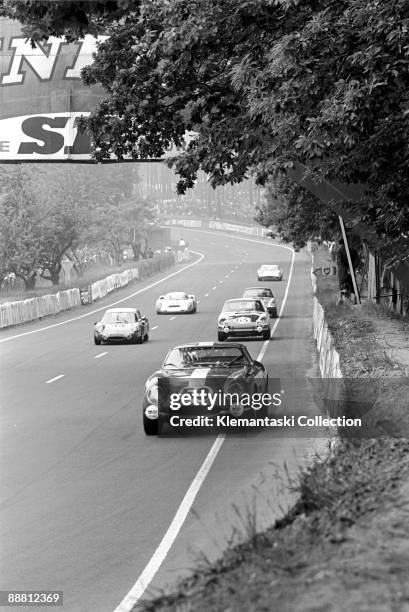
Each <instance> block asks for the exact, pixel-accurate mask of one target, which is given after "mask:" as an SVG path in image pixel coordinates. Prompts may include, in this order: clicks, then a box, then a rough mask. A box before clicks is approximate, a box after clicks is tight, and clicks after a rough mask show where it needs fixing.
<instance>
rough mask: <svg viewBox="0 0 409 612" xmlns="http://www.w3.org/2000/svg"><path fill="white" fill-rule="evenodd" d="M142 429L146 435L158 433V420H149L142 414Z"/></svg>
mask: <svg viewBox="0 0 409 612" xmlns="http://www.w3.org/2000/svg"><path fill="white" fill-rule="evenodd" d="M143 430H144V432H145V434H146V435H147V436H157V435H158V434H159V425H158V421H157V420H155V421H151V420H150V419H147V418H146V416H145V415H143Z"/></svg>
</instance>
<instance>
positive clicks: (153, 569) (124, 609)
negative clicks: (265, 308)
mask: <svg viewBox="0 0 409 612" xmlns="http://www.w3.org/2000/svg"><path fill="white" fill-rule="evenodd" d="M242 240H246V239H245V238H242ZM250 242H258V241H257V240H250ZM260 242H261V241H260ZM260 242H258V243H259V244H260ZM277 246H281V245H277ZM283 248H285V249H288V250H290V251H292V262H291V269H290V273H289V275H288V280H287V287H286V290H285V293H284V298H283V301H282V303H281V308H280V312H279V315H278V318H277V319H276V321H275V323H274V325H273V328H272V330H271V334H270V338H272V336H273V334H274V332H275V331H276V329H277V325H278V323H279V321H280V317H281V315H282V313H283V311H284V306H285V304H286V301H287V296H288V291H289V287H290V282H291V277H292V273H293V267H294V258H295V251H294V250H293V249H291V247H284V246H283ZM269 342H270V340H266V341H265V342H264V343H263V346H262V347H261V351H260V353H259V354H258V356H257V361H261V360H262V358H263V357H264V355H265V352H266V350H267V347H268V344H269ZM224 440H225V436H224V435H219V436H218V437H217V438H216V440H215V441H214V443H213V445H212V447H211V449H210V450H209V453H208V455H207V457H206V459H205V460H204V462H203V464H202V466H201V468H200V469H199V471H198V472H197V474H196V476H195V478H194V480H193V482H192V484H191V485H190V487H189V489H188V490H187V492H186V495H185V497H184V498H183V500H182V503H181V504H180V506H179V508H178V509H177V511H176V514H175V516H174V518H173V520H172V522H171V524H170V525H169V528H168V530H167V531H166V533H165V535H164V536H163V538H162V540H161V542H160V544H159V546H158V547H157V549H156V550H155V552H154V553H153V555H152V557H151V559H150V561H149V562H148V565H147V566H146V567H145V569H144V570H143V572H142V574H141V575H140V576H139V578H138V579H137V581H136V582H135V584H134V585H133V587H132V588H131V590H130V591H129V592H128V593H127V595H125V597H124V598H123V600H122V601H121V603H120V604H119V605H118V606H117V607H116V608H115V610H114V612H131V611H132V609H133V607H134V606H135V604H136V603H137V602H138V601H139V599H140V598H141V597H142V595H143V594H144V592H145V591H146V589H147V588H148V586H149V585H150V583H151V582H152V580H153V579H154V577H155V574H156V573H157V571H158V570H159V568H160V566H161V565H162V563H163V562H164V560H165V559H166V556H167V554H168V552H169V550H170V548H171V546H172V544H173V542H174V541H175V539H176V537H177V535H178V533H179V531H180V530H181V528H182V526H183V523H184V521H185V520H186V517H187V515H188V514H189V511H190V508H191V507H192V505H193V502H194V500H195V498H196V496H197V494H198V492H199V490H200V488H201V486H202V484H203V482H204V480H205V478H206V476H207V474H208V472H209V470H210V468H211V466H212V464H213V463H214V461H215V459H216V457H217V455H218V453H219V450H220V448H221V447H222V445H223V442H224Z"/></svg>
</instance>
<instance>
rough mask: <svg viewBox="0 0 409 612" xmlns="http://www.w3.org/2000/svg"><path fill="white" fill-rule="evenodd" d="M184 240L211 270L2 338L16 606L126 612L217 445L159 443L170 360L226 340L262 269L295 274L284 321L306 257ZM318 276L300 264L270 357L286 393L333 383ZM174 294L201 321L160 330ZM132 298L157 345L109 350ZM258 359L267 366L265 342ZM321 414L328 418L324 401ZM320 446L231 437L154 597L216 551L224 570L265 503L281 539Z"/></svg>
mask: <svg viewBox="0 0 409 612" xmlns="http://www.w3.org/2000/svg"><path fill="white" fill-rule="evenodd" d="M180 235H182V236H183V237H184V238H185V239H186V240H188V241H189V242H190V245H191V248H192V249H194V250H195V251H197V252H198V253H202V254H204V258H203V259H202V260H201V261H200V262H199V263H197V265H193V266H190V267H189V268H187V269H186V270H185V271H182V272H181V273H179V274H177V275H173V276H172V277H171V278H167V277H168V276H169V275H170V274H173V272H174V270H173V269H172V270H170V271H167V272H165V273H163V274H162V275H161V276H156V277H154V278H151V279H147V280H145V281H143V282H141V283H137V284H134V285H132V286H131V287H128V288H125V289H122V290H121V291H118V292H116V293H114V294H111V296H110V297H109V298H106V299H104V300H102V301H101V302H98V303H94V304H93V305H90V306H87V307H83V308H81V309H77V310H74V311H71V312H68V313H65V314H61V315H59V316H56V317H53V318H48V319H44V320H43V321H41V322H37V323H31V324H27V325H25V326H23V327H17V328H13V329H9V330H3V331H2V332H1V333H0V350H1V355H2V357H1V363H2V367H1V403H2V409H1V491H2V495H1V504H0V541H1V545H0V547H1V552H0V555H1V557H0V558H1V561H0V576H1V578H0V590H5V589H26V590H38V589H49V590H52V589H60V590H63V591H64V607H63V610H64V611H69V612H82V611H83V612H93V611H95V612H105V611H106V612H112V611H113V610H114V609H115V608H116V606H118V604H119V603H120V602H121V600H122V599H123V598H124V596H125V595H126V594H127V593H128V591H129V590H130V589H131V587H132V585H133V584H134V583H135V581H136V580H137V579H138V577H139V576H140V574H141V573H142V572H143V570H144V568H145V567H146V565H147V563H148V562H149V560H150V559H151V557H152V555H153V554H154V553H155V550H156V548H157V546H158V544H159V543H160V541H161V539H162V537H163V535H164V533H165V532H166V530H167V529H168V527H169V525H170V523H171V521H172V519H173V517H174V515H175V513H176V512H177V510H178V508H179V506H180V504H181V501H182V499H183V497H184V496H185V493H186V491H187V490H188V488H189V486H190V485H191V483H192V480H193V479H194V478H195V475H196V474H197V472H198V470H199V468H200V467H201V465H202V464H203V461H204V460H205V458H206V456H207V455H208V452H209V449H210V448H211V447H212V445H213V443H214V441H215V436H213V435H212V436H210V435H209V436H188V437H185V438H155V437H153V438H152V437H146V436H145V435H144V433H143V430H142V421H141V398H142V394H143V387H144V382H145V380H146V378H147V377H148V376H149V375H150V374H151V373H152V372H153V371H154V370H155V369H156V368H157V367H159V366H160V364H161V363H162V361H163V358H164V356H165V354H166V352H167V350H168V348H169V347H171V346H173V345H176V344H179V343H182V342H189V341H195V340H198V341H199V340H200V341H204V340H216V339H217V335H216V332H217V314H218V312H219V309H220V306H221V305H222V303H223V301H224V300H225V299H228V298H232V297H239V296H240V295H241V293H242V291H243V289H244V288H245V287H248V286H253V285H257V277H256V269H257V267H258V265H259V264H260V263H262V262H274V263H278V264H279V265H280V266H281V267H282V268H283V269H284V280H283V281H282V282H278V283H266V284H268V285H270V286H271V287H272V288H273V291H274V294H275V296H276V299H277V302H278V307H279V308H280V307H281V304H282V301H283V298H284V295H285V291H286V287H287V284H288V279H289V276H290V271H291V267H292V266H291V263H292V259H293V253H292V251H291V250H290V249H286V248H283V247H281V246H278V245H274V244H273V243H272V242H271V241H268V240H263V241H262V240H257V239H253V240H251V239H250V240H244V239H240V238H238V237H236V236H234V235H226V234H221V233H216V232H214V233H210V232H202V231H195V230H185V229H178V230H177V232H176V234H175V237H176V238H178V237H179V236H180ZM195 258H198V255H195ZM184 265H186V264H184ZM182 267H183V264H179V265H178V267H177V268H176V269H180V268H182ZM309 275H310V261H309V257H308V255H307V254H306V253H303V252H301V253H296V254H295V258H294V265H293V269H292V278H291V284H290V286H289V288H288V295H287V301H286V304H285V308H284V311H283V315H282V317H281V318H280V320H279V322H278V325H277V328H276V329H275V331H274V334H273V338H272V340H271V341H270V342H269V343H268V345H266V346H265V349H266V350H265V354H264V356H263V363H264V365H265V366H266V368H267V370H268V371H269V374H270V376H272V377H283V378H291V377H298V378H300V377H304V376H306V375H317V365H316V357H315V350H314V347H313V343H312V336H311V330H312V321H311V315H312V292H311V281H310V276H309ZM162 278H163V279H164V280H163V282H160V283H158V281H159V280H160V279H162ZM166 278H167V280H166ZM153 283H158V284H156V286H153V287H151V288H150V289H147V290H146V291H144V288H146V287H150V286H151V285H152V284H153ZM171 290H186V291H187V292H189V293H195V294H196V296H197V299H198V300H200V302H199V304H198V312H197V314H196V315H177V316H173V317H172V316H170V315H162V316H160V315H157V314H156V313H155V301H156V299H157V297H158V296H159V295H160V294H162V293H165V292H167V291H171ZM136 292H138V294H137V295H134V296H133V297H132V294H135V293H136ZM128 296H131V297H129V299H125V300H124V301H123V302H122V305H123V306H127V307H130V306H137V307H138V308H139V309H140V310H141V311H142V313H144V314H146V315H147V316H148V317H149V320H150V326H151V333H150V340H149V342H148V343H146V344H143V345H109V346H95V345H94V343H93V329H92V328H93V322H94V321H97V320H98V318H99V315H100V313H94V311H95V310H96V309H104V308H105V307H108V306H109V305H110V304H112V303H114V302H116V301H118V300H122V299H124V298H127V297H128ZM273 322H274V321H273ZM60 323H63V324H61V325H57V324H60ZM44 328H47V329H44ZM246 344H247V347H248V348H249V351H250V353H251V354H252V356H253V357H254V358H257V356H258V355H259V353H260V351H261V350H262V348H263V342H262V341H257V340H256V341H253V340H249V341H248V342H246ZM305 403H306V405H305V409H306V410H307V409H308V411H310V412H311V413H313V412H314V410H315V408H314V405H313V403H312V402H311V400H310V399H309V398H308V397H306V398H305ZM317 443H318V442H317V441H315V442H314V441H312V440H310V439H308V438H307V437H302V438H291V437H283V436H273V435H269V434H267V433H265V432H259V433H257V434H254V435H251V436H248V437H246V436H240V437H235V436H234V437H227V438H226V439H225V440H224V442H223V444H222V446H221V448H220V450H219V452H218V454H217V457H216V458H215V460H214V463H213V464H212V466H211V468H210V471H209V473H208V475H207V477H206V478H205V480H204V482H203V483H202V485H201V488H200V490H199V493H198V495H197V497H196V499H195V501H194V504H193V508H192V511H191V512H190V513H189V514H188V516H187V519H186V521H185V522H184V523H183V525H182V527H181V530H180V533H179V534H178V535H177V537H176V539H175V542H174V543H173V545H172V547H171V549H170V551H169V553H168V555H167V557H166V559H165V561H164V563H163V564H162V566H161V568H160V570H159V572H158V573H157V574H156V575H155V577H154V578H153V581H152V583H151V584H150V586H149V589H148V591H147V593H152V592H155V590H156V589H158V588H162V587H163V586H164V585H165V584H166V583H168V582H170V581H172V580H173V579H174V578H175V577H176V576H178V575H182V574H184V573H186V571H188V569H189V567H191V566H192V562H193V559H194V557H195V556H196V555H198V554H199V552H200V551H202V552H203V553H204V554H205V555H206V556H207V557H208V558H214V557H215V556H217V555H218V554H220V553H221V552H222V550H223V546H224V543H225V542H226V541H227V540H228V539H229V537H230V536H231V524H232V522H233V523H234V522H236V524H237V516H238V511H239V513H240V512H245V509H246V507H248V506H249V505H251V504H252V503H253V501H254V499H257V512H258V514H259V525H260V526H263V525H266V524H269V523H272V522H273V521H274V518H275V517H276V516H278V515H279V513H280V508H279V506H280V505H281V504H284V505H285V504H286V503H289V502H290V501H291V499H290V496H289V494H287V493H286V492H285V491H284V490H283V481H284V480H285V470H284V468H283V464H284V462H286V464H287V468H288V470H289V471H290V472H293V471H296V469H297V465H298V464H301V463H302V462H303V461H304V456H308V455H310V454H311V453H312V452H313V450H314V448H315V447H316V446H317ZM321 443H322V440H321ZM239 522H240V521H239ZM145 594H146V593H145ZM22 609H24V610H27V609H29V608H22ZM33 609H35V608H33ZM59 609H61V608H59Z"/></svg>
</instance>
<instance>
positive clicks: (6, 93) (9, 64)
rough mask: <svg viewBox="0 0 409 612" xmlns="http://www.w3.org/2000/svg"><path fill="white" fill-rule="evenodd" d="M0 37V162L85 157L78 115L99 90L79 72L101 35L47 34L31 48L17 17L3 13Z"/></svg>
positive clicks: (87, 110) (85, 145) (89, 108)
mask: <svg viewBox="0 0 409 612" xmlns="http://www.w3.org/2000/svg"><path fill="white" fill-rule="evenodd" d="M0 36H1V38H0V45H1V46H0V162H4V161H24V162H27V161H67V160H68V161H70V160H72V161H89V159H90V146H89V140H88V137H87V135H86V133H84V132H81V131H80V130H78V118H79V117H80V116H81V115H82V116H87V115H89V114H90V112H91V111H92V110H93V109H94V108H95V106H96V104H97V103H98V101H99V100H100V99H101V98H102V97H103V95H104V90H103V89H102V88H100V87H87V86H86V85H84V83H83V82H82V81H81V76H80V72H81V69H82V68H83V67H84V66H87V65H89V64H90V63H92V61H93V58H92V54H93V52H94V51H96V48H97V42H98V41H101V40H105V39H106V38H107V37H106V36H100V37H99V38H98V39H97V38H94V37H93V36H86V37H85V38H84V40H81V41H78V42H75V43H67V42H66V41H65V40H64V39H63V38H49V39H48V41H47V42H46V43H43V44H38V45H37V46H36V47H34V48H33V47H32V46H31V43H30V39H27V38H26V37H25V36H24V35H23V34H22V33H21V28H20V25H19V24H18V22H16V21H12V20H9V19H5V18H0Z"/></svg>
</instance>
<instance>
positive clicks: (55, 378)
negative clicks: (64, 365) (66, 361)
mask: <svg viewBox="0 0 409 612" xmlns="http://www.w3.org/2000/svg"><path fill="white" fill-rule="evenodd" d="M64 376H65V374H59V375H58V376H54V378H50V380H46V381H45V384H46V385H49V384H50V383H52V382H54V381H55V380H59V379H60V378H64Z"/></svg>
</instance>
